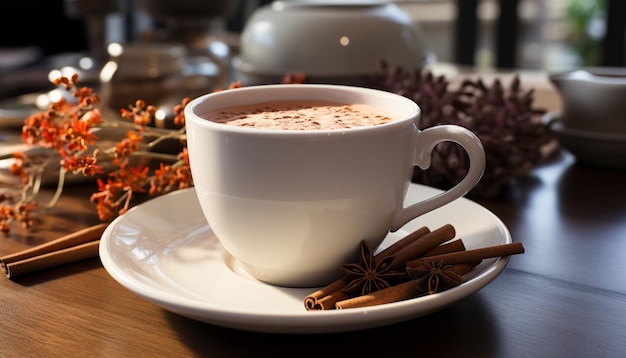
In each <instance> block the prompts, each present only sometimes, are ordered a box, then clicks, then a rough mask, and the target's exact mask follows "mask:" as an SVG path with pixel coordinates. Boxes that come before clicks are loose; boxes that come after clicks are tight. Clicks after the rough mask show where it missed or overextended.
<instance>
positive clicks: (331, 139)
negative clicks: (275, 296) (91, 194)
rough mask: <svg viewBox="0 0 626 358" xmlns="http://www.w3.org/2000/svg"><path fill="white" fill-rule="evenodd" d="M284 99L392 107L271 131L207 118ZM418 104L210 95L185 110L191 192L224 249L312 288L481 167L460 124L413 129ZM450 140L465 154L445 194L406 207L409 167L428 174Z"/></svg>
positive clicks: (324, 95) (307, 95) (276, 91)
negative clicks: (332, 123)
mask: <svg viewBox="0 0 626 358" xmlns="http://www.w3.org/2000/svg"><path fill="white" fill-rule="evenodd" d="M283 100H321V101H333V102H340V103H364V104H368V105H370V106H374V107H376V108H380V109H382V110H384V111H387V112H391V113H393V114H394V115H395V116H394V118H395V119H394V120H393V121H391V122H388V123H385V124H382V125H377V126H369V127H359V128H350V129H345V130H321V131H320V130H309V131H296V130H269V129H258V128H244V127H236V126H231V125H226V124H220V123H215V122H211V121H209V120H207V119H204V118H202V115H203V114H206V113H207V112H209V111H213V110H216V109H221V108H225V107H231V106H238V105H249V104H254V103H261V102H268V101H283ZM419 117H420V109H419V107H418V106H417V104H415V102H413V101H411V100H410V99H408V98H405V97H402V96H400V95H396V94H393V93H390V92H385V91H379V90H374V89H368V88H361V87H350V86H340V85H294V84H284V85H261V86H251V87H244V88H240V89H233V90H225V91H220V92H214V93H210V94H207V95H204V96H201V97H198V98H195V99H194V100H192V101H191V102H190V103H189V104H188V105H187V106H186V107H185V118H186V123H187V142H188V144H187V146H188V150H189V159H190V163H191V171H192V176H193V180H194V186H195V190H196V193H197V196H198V199H199V201H200V205H201V207H202V210H203V212H204V215H205V216H206V219H207V221H208V223H209V225H210V226H211V228H212V229H213V231H214V233H215V235H216V236H217V238H218V239H219V240H220V242H221V243H222V244H223V246H224V248H225V249H226V251H227V252H228V253H229V254H230V255H232V257H234V258H235V259H236V260H237V261H238V263H239V264H240V265H241V266H242V267H243V268H244V269H245V270H246V271H247V272H248V273H249V274H250V275H252V276H253V277H255V278H257V279H259V280H261V281H265V282H267V283H271V284H276V285H280V286H291V287H312V286H320V285H325V284H328V283H330V282H331V281H332V280H333V279H335V278H337V277H339V276H340V275H341V273H342V272H341V270H340V265H341V264H344V263H349V262H354V261H355V260H357V259H358V254H359V245H360V242H361V241H362V240H364V241H365V242H366V243H367V244H368V245H369V246H370V247H372V248H375V247H376V246H377V245H379V244H380V243H381V242H382V240H383V239H384V238H385V236H386V235H387V234H388V233H389V231H390V230H391V231H396V230H398V229H399V228H400V227H402V226H403V225H404V224H406V223H407V222H408V221H410V220H412V219H414V218H415V217H418V216H420V215H422V214H424V213H427V212H429V211H431V210H434V209H436V208H438V207H440V206H442V205H445V204H447V203H449V202H451V201H453V200H455V199H457V198H459V197H461V196H463V195H465V194H466V193H467V192H468V191H469V190H471V189H472V188H473V187H474V185H476V183H477V182H478V180H479V179H480V177H481V176H482V174H483V171H484V168H485V154H484V150H483V146H482V144H481V142H480V140H479V139H478V138H477V137H476V136H475V135H474V134H473V133H472V132H471V131H469V130H467V129H465V128H462V127H460V126H454V125H440V126H436V127H433V128H429V129H426V130H421V131H420V130H418V126H417V122H418V120H419ZM442 141H453V142H456V143H459V144H460V145H462V146H463V148H465V150H466V151H467V153H468V154H469V158H470V168H469V172H468V174H467V176H466V177H465V178H464V179H463V180H462V181H461V182H460V183H459V184H457V185H456V186H455V187H453V188H452V189H450V190H448V191H446V192H444V193H442V194H440V195H438V196H435V197H433V198H430V199H427V200H424V201H422V202H420V203H417V204H413V205H410V206H408V207H405V205H404V198H405V195H406V192H407V190H408V187H409V184H410V180H411V178H412V173H413V170H414V167H415V166H416V165H417V166H419V167H420V168H423V169H426V168H428V166H429V165H430V157H431V151H432V149H433V148H434V147H435V145H436V144H437V143H440V142H442Z"/></svg>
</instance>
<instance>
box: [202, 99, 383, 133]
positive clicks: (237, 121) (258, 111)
mask: <svg viewBox="0 0 626 358" xmlns="http://www.w3.org/2000/svg"><path fill="white" fill-rule="evenodd" d="M202 117H204V118H205V119H208V120H210V121H213V122H216V123H224V124H228V125H233V126H239V127H251V128H264V129H281V130H331V129H346V128H354V127H365V126H375V125H379V124H383V123H387V122H389V121H391V120H392V116H391V115H390V114H389V113H386V112H385V111H383V110H381V109H379V108H375V107H372V106H369V105H366V104H360V103H354V104H345V103H336V102H328V101H274V102H264V103H258V104H252V105H243V106H235V107H228V108H222V109H219V110H215V111H212V112H208V113H205V114H204V115H202Z"/></svg>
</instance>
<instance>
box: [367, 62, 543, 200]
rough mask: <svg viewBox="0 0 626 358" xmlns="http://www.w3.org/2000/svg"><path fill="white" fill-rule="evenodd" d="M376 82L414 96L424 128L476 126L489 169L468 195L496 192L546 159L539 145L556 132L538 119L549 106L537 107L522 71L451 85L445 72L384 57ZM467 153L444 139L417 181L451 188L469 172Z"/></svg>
mask: <svg viewBox="0 0 626 358" xmlns="http://www.w3.org/2000/svg"><path fill="white" fill-rule="evenodd" d="M380 70H381V75H380V76H377V77H376V78H375V79H374V80H373V85H374V86H377V87H379V88H381V89H384V90H388V91H390V92H394V93H397V94H400V95H403V96H405V97H408V98H411V99H413V100H414V101H415V102H416V103H417V104H418V105H419V106H420V108H421V110H422V118H421V121H420V126H421V129H424V128H428V127H432V126H435V125H438V124H456V125H460V126H463V127H466V128H467V129H469V130H471V131H472V132H474V133H475V134H476V135H477V136H478V137H479V138H480V140H481V141H482V143H483V145H484V147H485V154H486V156H487V164H486V169H485V174H484V175H483V177H482V179H481V180H480V182H479V183H478V185H476V187H475V188H474V189H473V190H472V191H471V192H470V195H476V196H481V197H495V196H497V195H499V194H500V193H501V191H502V190H503V188H505V187H506V186H507V185H508V184H509V183H510V181H511V179H513V178H516V177H519V176H520V175H523V174H525V173H527V172H528V171H529V170H530V169H532V168H534V167H535V166H536V165H537V164H539V163H540V162H541V160H542V154H541V148H542V147H543V146H544V145H545V144H546V143H548V142H549V141H550V140H551V139H552V136H551V134H550V131H549V130H548V129H547V127H546V126H545V125H544V124H543V123H542V122H541V121H540V120H539V118H540V116H541V114H543V113H544V112H545V111H543V110H539V109H535V108H534V107H533V94H534V93H533V90H532V89H531V90H528V91H524V90H523V88H522V85H521V81H520V79H519V77H517V76H516V77H515V78H514V80H513V81H512V82H511V83H510V85H509V87H508V88H505V87H504V86H503V85H502V82H501V81H500V80H499V79H496V80H495V81H494V83H493V84H492V85H491V86H488V85H486V84H485V83H484V82H483V81H482V80H481V79H480V78H479V79H476V80H472V79H466V80H465V81H463V82H462V83H461V85H460V86H459V88H457V89H451V88H450V84H449V82H448V80H447V79H446V78H445V77H444V76H435V75H434V74H433V73H432V72H430V71H427V70H424V69H423V68H420V67H417V68H414V69H411V70H406V69H404V68H402V67H392V66H389V65H388V64H387V63H386V62H384V61H383V62H381V63H380ZM467 168H468V158H467V155H466V153H465V152H464V151H463V149H461V147H460V146H458V145H456V144H454V143H449V142H444V143H441V144H439V145H438V146H437V147H436V148H435V150H434V151H433V158H432V164H431V167H430V169H429V170H426V171H416V172H415V175H414V178H413V181H415V182H419V183H422V184H426V185H430V186H436V187H440V188H442V189H447V188H450V187H451V186H452V185H454V184H456V183H458V182H459V181H460V180H461V179H462V178H463V177H464V176H465V174H466V173H467Z"/></svg>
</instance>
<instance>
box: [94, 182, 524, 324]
mask: <svg viewBox="0 0 626 358" xmlns="http://www.w3.org/2000/svg"><path fill="white" fill-rule="evenodd" d="M437 192H439V190H437V189H432V188H430V187H426V186H422V185H417V184H411V186H410V188H409V194H408V201H409V202H417V201H418V200H420V199H421V198H426V197H430V196H432V195H433V194H435V193H437ZM447 223H449V224H452V225H454V227H455V228H456V232H457V238H462V239H463V241H464V243H465V245H466V247H467V248H468V249H472V248H477V247H483V246H493V245H499V244H506V243H510V242H511V241H512V240H511V235H510V234H509V231H508V229H507V228H506V227H505V226H504V224H503V223H502V222H501V221H500V219H498V218H497V217H496V216H495V215H494V214H492V213H491V212H490V211H488V210H487V209H485V208H484V207H482V206H480V205H478V204H476V203H474V202H472V201H470V200H467V199H464V198H462V199H458V200H456V201H454V202H452V203H450V204H448V205H447V206H445V207H442V208H440V209H437V210H435V211H433V212H431V213H428V214H426V215H424V216H422V217H420V218H418V219H416V220H413V221H412V222H410V223H409V224H407V225H406V226H405V227H404V228H403V230H404V231H402V232H401V231H399V232H397V233H394V234H390V235H389V236H388V237H387V238H386V239H385V242H383V245H381V247H385V246H387V245H389V244H391V243H392V242H395V241H396V240H398V239H400V238H401V237H403V236H405V235H406V234H407V233H408V232H410V231H413V230H416V229H417V228H419V227H421V226H428V227H429V228H431V230H434V229H436V228H438V227H440V226H442V225H444V224H447ZM100 258H101V260H102V263H103V265H104V268H105V269H106V270H107V271H108V273H109V274H110V275H111V276H112V277H113V278H114V279H115V280H117V281H118V282H119V283H120V284H122V285H123V286H125V287H126V288H127V289H129V290H130V291H132V292H134V293H136V294H137V295H139V296H141V297H143V298H144V299H146V300H148V301H151V302H153V303H155V304H156V305H158V306H160V307H162V308H164V309H166V310H169V311H172V312H175V313H178V314H180V315H183V316H187V317H190V318H193V319H196V320H199V321H203V322H207V323H211V324H215V325H220V326H225V327H231V328H236V329H242V330H249V331H260V332H274V333H330V332H342V331H354V330H360V329H366V328H373V327H378V326H383V325H388V324H393V323H397V322H401V321H406V320H410V319H413V318H416V317H419V316H423V315H426V314H429V313H431V312H434V311H437V310H440V309H442V308H444V307H446V306H447V305H449V304H452V303H454V302H456V301H458V300H461V299H463V298H465V297H467V296H469V295H471V294H472V293H474V292H476V291H478V290H479V289H481V288H482V287H484V286H485V285H487V284H488V283H490V282H491V281H492V280H494V279H495V278H496V277H497V276H498V275H499V274H500V273H501V272H502V270H504V268H505V267H506V265H507V263H508V258H498V259H490V260H484V261H483V263H481V264H480V265H479V266H478V267H477V268H476V269H474V270H473V271H472V272H471V273H470V274H469V276H468V281H467V282H465V283H463V284H462V285H460V286H458V287H455V288H453V289H450V290H448V291H444V292H441V293H438V294H434V295H430V296H424V297H419V298H415V299H411V300H406V301H402V302H396V303H391V304H386V305H379V306H374V307H367V308H354V309H346V310H331V311H306V310H305V308H304V303H303V300H304V297H305V296H306V295H308V294H309V293H312V292H313V291H315V288H310V289H308V288H305V289H302V288H283V287H276V286H272V285H268V284H265V283H262V282H260V281H257V280H255V279H253V278H250V277H248V276H247V275H246V274H245V273H242V272H235V271H237V270H236V269H235V271H233V269H231V268H230V267H232V265H231V264H229V263H227V262H226V261H227V260H228V255H225V252H224V250H223V249H222V247H221V245H220V243H219V242H218V240H217V239H216V238H215V236H214V235H213V233H212V231H211V229H210V228H209V226H208V224H207V222H206V221H205V219H204V216H203V215H202V212H201V209H200V206H199V204H198V201H197V199H196V196H195V192H194V189H193V188H191V189H185V190H180V191H176V192H174V193H171V194H167V195H164V196H161V197H158V198H155V199H152V200H150V201H148V202H146V203H144V204H141V205H139V206H137V207H135V208H133V209H131V210H129V211H128V212H127V213H126V214H124V215H122V216H120V217H118V218H117V219H115V220H114V221H113V222H112V223H111V224H110V225H109V227H108V228H107V230H106V231H105V232H104V234H103V236H102V239H101V241H100Z"/></svg>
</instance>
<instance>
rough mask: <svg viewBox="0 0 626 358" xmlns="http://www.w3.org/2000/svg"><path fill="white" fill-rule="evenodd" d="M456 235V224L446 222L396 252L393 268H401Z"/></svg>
mask: <svg viewBox="0 0 626 358" xmlns="http://www.w3.org/2000/svg"><path fill="white" fill-rule="evenodd" d="M455 235H456V231H455V229H454V226H452V225H450V224H446V225H444V226H442V227H440V228H438V229H436V230H434V231H431V232H429V233H427V234H426V235H424V236H422V237H421V238H420V239H419V240H415V241H413V242H412V243H410V244H409V245H407V246H405V247H403V248H402V249H401V250H399V251H398V252H396V253H395V255H394V259H393V262H392V263H391V268H392V269H393V270H396V269H399V268H401V267H403V266H404V265H406V263H407V262H409V261H411V260H414V259H416V258H419V257H421V256H422V255H423V254H424V253H426V252H428V251H429V250H432V249H433V248H435V247H437V246H439V245H441V244H443V243H444V242H446V241H449V240H452V239H453V238H454V236H455Z"/></svg>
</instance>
